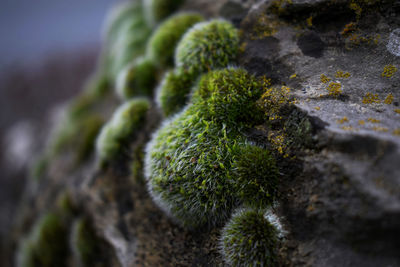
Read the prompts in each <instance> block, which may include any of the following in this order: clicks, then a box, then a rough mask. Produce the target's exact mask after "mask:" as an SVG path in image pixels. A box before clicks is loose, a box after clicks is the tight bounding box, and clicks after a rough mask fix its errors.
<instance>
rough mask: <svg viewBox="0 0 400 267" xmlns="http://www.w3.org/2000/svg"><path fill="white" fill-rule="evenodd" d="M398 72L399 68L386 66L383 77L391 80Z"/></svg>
mask: <svg viewBox="0 0 400 267" xmlns="http://www.w3.org/2000/svg"><path fill="white" fill-rule="evenodd" d="M396 71H397V68H396V67H395V66H393V65H386V66H385V67H384V68H383V72H382V74H381V75H382V77H386V78H390V77H392V76H393V75H394V74H395V73H396Z"/></svg>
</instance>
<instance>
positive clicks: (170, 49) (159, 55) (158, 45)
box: [147, 13, 204, 67]
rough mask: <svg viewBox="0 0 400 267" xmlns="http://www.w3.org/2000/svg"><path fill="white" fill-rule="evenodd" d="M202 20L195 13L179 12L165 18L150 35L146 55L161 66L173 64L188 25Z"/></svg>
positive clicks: (190, 25)
mask: <svg viewBox="0 0 400 267" xmlns="http://www.w3.org/2000/svg"><path fill="white" fill-rule="evenodd" d="M203 20H204V18H203V17H202V16H201V15H199V14H195V13H180V14H177V15H174V16H172V17H170V18H168V19H167V20H165V21H164V22H163V23H162V24H161V25H160V26H159V27H158V28H157V30H156V31H155V32H154V33H153V35H152V36H151V37H150V40H149V44H148V48H147V55H148V57H149V58H150V59H151V60H152V61H153V62H157V64H159V65H160V66H162V67H168V66H173V64H174V52H175V47H176V45H177V44H178V42H179V40H180V39H181V37H182V36H183V34H184V33H185V32H186V31H187V30H188V29H189V28H190V27H192V26H193V25H194V24H196V23H198V22H200V21H203Z"/></svg>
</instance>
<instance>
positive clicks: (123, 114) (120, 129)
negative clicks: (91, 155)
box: [97, 98, 150, 163]
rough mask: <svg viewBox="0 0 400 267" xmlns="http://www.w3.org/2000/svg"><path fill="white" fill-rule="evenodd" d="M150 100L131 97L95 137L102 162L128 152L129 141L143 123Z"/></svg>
mask: <svg viewBox="0 0 400 267" xmlns="http://www.w3.org/2000/svg"><path fill="white" fill-rule="evenodd" d="M149 108H150V102H149V101H148V100H147V99H145V98H135V99H132V100H130V101H128V102H126V103H125V104H123V105H122V106H121V107H119V108H118V109H117V110H116V111H115V113H114V115H113V117H112V118H111V120H110V121H109V122H108V123H107V124H106V125H105V126H104V127H103V129H102V130H101V132H100V135H99V136H98V138H97V153H98V155H99V158H100V160H101V162H102V163H105V162H107V161H110V160H112V159H114V158H115V157H116V156H117V155H118V154H119V155H124V154H126V153H127V152H129V151H128V150H129V142H130V141H131V140H132V138H133V137H134V136H135V134H136V132H137V131H139V130H140V128H141V126H142V125H143V123H144V121H145V118H146V114H147V111H148V110H149Z"/></svg>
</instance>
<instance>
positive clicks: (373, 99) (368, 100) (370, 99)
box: [362, 93, 381, 104]
mask: <svg viewBox="0 0 400 267" xmlns="http://www.w3.org/2000/svg"><path fill="white" fill-rule="evenodd" d="M362 102H363V104H372V103H380V102H381V101H380V99H379V96H378V94H372V93H367V94H366V95H365V96H364V98H363V100H362Z"/></svg>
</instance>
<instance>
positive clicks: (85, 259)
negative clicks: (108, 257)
mask: <svg viewBox="0 0 400 267" xmlns="http://www.w3.org/2000/svg"><path fill="white" fill-rule="evenodd" d="M100 246H101V240H100V239H99V238H98V236H97V235H96V232H95V230H94V229H93V227H92V225H91V223H90V222H89V221H88V220H87V219H83V218H80V219H77V220H76V221H75V222H74V225H73V227H72V232H71V247H72V251H73V254H74V257H75V259H76V260H77V263H78V264H79V266H82V267H86V266H87V267H89V266H97V265H96V263H97V262H98V261H99V259H101V256H100V255H101V247H100Z"/></svg>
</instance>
